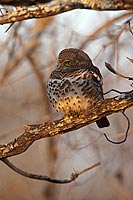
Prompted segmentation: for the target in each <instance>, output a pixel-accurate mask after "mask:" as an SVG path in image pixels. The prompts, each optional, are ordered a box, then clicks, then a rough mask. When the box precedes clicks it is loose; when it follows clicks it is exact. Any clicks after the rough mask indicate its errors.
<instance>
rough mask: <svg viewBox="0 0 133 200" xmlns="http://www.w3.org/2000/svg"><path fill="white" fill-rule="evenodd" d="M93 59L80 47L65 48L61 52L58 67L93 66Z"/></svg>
mask: <svg viewBox="0 0 133 200" xmlns="http://www.w3.org/2000/svg"><path fill="white" fill-rule="evenodd" d="M92 65H93V64H92V61H91V59H90V57H89V56H88V55H87V54H86V53H85V52H83V51H82V50H80V49H74V48H69V49H64V50H62V51H61V52H60V53H59V56H58V67H60V68H67V67H69V68H70V67H77V68H78V67H80V68H82V67H85V66H88V67H89V66H90V67H91V66H92Z"/></svg>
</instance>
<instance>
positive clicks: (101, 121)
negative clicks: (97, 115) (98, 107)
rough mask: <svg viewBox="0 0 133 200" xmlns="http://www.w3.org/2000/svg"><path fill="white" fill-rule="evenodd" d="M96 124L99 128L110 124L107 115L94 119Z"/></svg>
mask: <svg viewBox="0 0 133 200" xmlns="http://www.w3.org/2000/svg"><path fill="white" fill-rule="evenodd" d="M96 124H97V126H98V127H99V128H104V127H108V126H109V125H110V123H109V121H108V119H107V117H103V118H101V119H99V120H98V121H96Z"/></svg>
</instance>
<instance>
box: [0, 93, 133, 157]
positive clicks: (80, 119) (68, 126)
mask: <svg viewBox="0 0 133 200" xmlns="http://www.w3.org/2000/svg"><path fill="white" fill-rule="evenodd" d="M131 106H133V90H132V91H130V92H126V93H123V94H121V95H119V96H118V97H117V98H109V99H106V100H104V101H103V102H99V103H97V104H96V105H95V106H94V107H93V109H92V110H89V111H88V112H86V113H81V114H80V115H79V116H77V117H76V116H75V117H72V116H71V117H69V118H63V119H60V120H56V121H54V122H45V123H43V124H34V125H25V126H24V129H25V131H24V133H23V134H22V135H20V136H19V137H18V138H17V139H15V140H14V141H11V142H9V143H8V144H5V145H1V146H0V158H7V157H10V156H15V155H18V154H21V153H23V152H24V151H26V150H27V149H28V148H29V147H30V145H31V144H32V143H33V142H35V141H36V140H39V139H41V138H46V137H53V136H56V135H60V134H64V133H67V132H70V131H73V130H76V129H79V128H81V127H84V126H86V125H88V124H91V123H93V122H96V121H97V120H98V119H101V118H102V117H104V116H108V115H111V114H113V113H117V112H121V111H123V110H125V109H127V108H129V107H131Z"/></svg>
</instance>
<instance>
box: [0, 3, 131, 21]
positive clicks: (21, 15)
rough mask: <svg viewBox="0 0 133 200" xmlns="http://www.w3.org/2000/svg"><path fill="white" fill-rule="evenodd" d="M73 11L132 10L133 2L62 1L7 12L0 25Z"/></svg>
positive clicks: (0, 19)
mask: <svg viewBox="0 0 133 200" xmlns="http://www.w3.org/2000/svg"><path fill="white" fill-rule="evenodd" d="M46 1H47V0H46ZM4 2H5V0H4ZM10 2H11V1H10ZM13 2H14V1H13ZM24 2H25V1H24ZM53 2H54V1H53ZM0 3H3V1H0ZM74 9H92V10H133V2H130V1H129V2H128V1H124V0H123V1H118V0H99V1H98V0H73V1H71V0H62V1H59V2H54V3H52V4H51V3H50V4H37V5H35V6H33V7H19V8H18V9H16V11H12V12H7V13H6V15H3V16H1V17H0V24H6V23H14V22H17V21H22V20H26V19H32V18H46V17H49V16H54V15H57V14H61V13H63V12H67V11H70V10H74ZM131 14H133V13H131Z"/></svg>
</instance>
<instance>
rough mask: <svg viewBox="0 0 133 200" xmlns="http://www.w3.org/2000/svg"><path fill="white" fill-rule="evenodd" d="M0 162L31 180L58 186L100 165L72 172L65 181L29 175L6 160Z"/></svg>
mask: <svg viewBox="0 0 133 200" xmlns="http://www.w3.org/2000/svg"><path fill="white" fill-rule="evenodd" d="M1 161H3V163H5V164H6V165H7V166H8V167H9V168H10V169H12V170H13V171H15V172H17V173H18V174H20V175H22V176H25V177H28V178H31V179H36V180H43V181H48V182H51V183H58V184H65V183H71V182H72V181H74V180H75V179H77V178H78V176H79V175H81V174H83V173H85V172H87V171H89V170H91V169H93V168H95V167H97V166H99V165H100V162H98V163H96V164H94V165H92V166H91V167H88V168H86V169H83V170H81V171H77V170H74V171H73V172H72V174H71V176H70V178H65V179H55V178H51V177H49V176H46V175H39V174H31V173H28V172H25V171H23V170H21V169H19V168H18V167H16V166H15V165H14V164H13V163H11V162H10V161H9V160H8V159H7V158H4V159H1Z"/></svg>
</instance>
